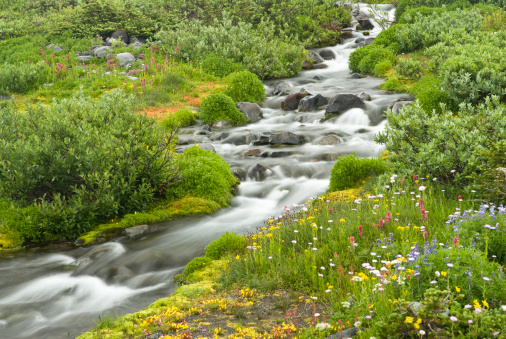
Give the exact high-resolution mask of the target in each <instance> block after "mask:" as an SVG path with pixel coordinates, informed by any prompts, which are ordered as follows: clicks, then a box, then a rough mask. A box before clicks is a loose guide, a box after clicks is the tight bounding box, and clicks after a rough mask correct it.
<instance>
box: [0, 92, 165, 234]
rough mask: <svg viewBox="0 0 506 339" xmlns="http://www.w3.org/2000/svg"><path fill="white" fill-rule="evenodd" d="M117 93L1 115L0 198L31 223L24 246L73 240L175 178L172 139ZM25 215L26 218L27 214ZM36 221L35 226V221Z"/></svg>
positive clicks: (133, 207)
mask: <svg viewBox="0 0 506 339" xmlns="http://www.w3.org/2000/svg"><path fill="white" fill-rule="evenodd" d="M131 104H132V100H131V99H129V98H124V96H123V94H121V93H118V92H114V93H111V94H108V95H104V96H103V97H102V98H101V99H100V100H98V101H94V100H92V99H90V98H89V97H85V96H83V95H82V93H81V94H77V95H76V96H74V97H73V98H72V99H70V100H62V101H58V102H55V103H53V105H52V106H51V107H47V108H45V107H42V106H36V107H28V111H27V112H22V111H17V110H15V109H13V108H9V107H7V108H5V109H2V110H1V111H0V114H1V121H2V123H1V126H0V142H1V145H2V147H1V151H0V180H1V182H2V185H1V187H0V195H1V196H2V197H4V198H7V199H12V200H13V201H15V202H16V203H17V204H19V205H20V206H21V207H26V206H31V207H29V209H25V211H24V212H22V214H23V215H24V217H25V218H26V219H28V216H29V215H30V214H33V213H35V214H36V217H35V218H30V219H31V221H28V220H27V222H28V224H26V225H28V226H27V227H25V228H21V226H20V227H19V228H17V226H16V225H14V226H13V227H15V228H16V230H17V231H19V233H20V234H21V235H22V237H23V238H24V239H25V240H33V241H41V240H45V239H51V238H53V237H63V238H68V239H73V238H76V237H78V236H79V235H80V234H81V233H83V232H85V231H87V230H89V229H90V228H91V227H92V226H94V225H95V224H96V223H98V222H101V221H104V220H106V219H109V218H111V217H114V216H116V215H123V214H125V213H129V212H133V211H136V210H142V209H144V208H145V207H146V206H147V205H148V204H149V203H150V202H151V201H152V200H153V199H154V198H155V196H156V195H157V194H160V193H161V192H163V191H164V190H165V189H166V188H167V187H168V186H169V185H170V183H171V181H172V180H173V176H174V174H173V172H174V171H173V167H172V135H166V133H165V132H164V131H163V130H162V129H161V128H160V127H159V126H158V125H157V124H156V122H155V121H154V120H152V119H149V118H146V117H144V116H142V115H138V114H134V113H133V112H132V111H131V110H130V109H129V107H130V106H131ZM25 212H26V213H28V214H26V213H25ZM34 220H37V222H36V223H35V222H33V221H34Z"/></svg>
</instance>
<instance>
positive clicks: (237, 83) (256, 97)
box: [225, 71, 265, 104]
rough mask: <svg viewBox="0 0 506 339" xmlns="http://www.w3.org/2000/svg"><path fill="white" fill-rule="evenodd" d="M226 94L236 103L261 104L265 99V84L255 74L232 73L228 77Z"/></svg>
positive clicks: (245, 72) (246, 72) (244, 72)
mask: <svg viewBox="0 0 506 339" xmlns="http://www.w3.org/2000/svg"><path fill="white" fill-rule="evenodd" d="M225 94H226V95H228V96H229V97H231V98H232V100H234V102H241V101H248V102H256V103H257V104H259V103H261V102H262V100H264V99H265V89H264V84H262V82H261V81H260V79H258V77H257V76H256V75H255V74H253V73H251V72H248V71H243V72H237V73H232V74H231V75H230V76H229V77H228V86H227V89H226V90H225Z"/></svg>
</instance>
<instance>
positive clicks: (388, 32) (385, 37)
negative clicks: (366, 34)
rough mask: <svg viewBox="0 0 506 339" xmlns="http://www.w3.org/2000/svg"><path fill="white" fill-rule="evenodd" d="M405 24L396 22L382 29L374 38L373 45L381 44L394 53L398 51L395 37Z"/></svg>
mask: <svg viewBox="0 0 506 339" xmlns="http://www.w3.org/2000/svg"><path fill="white" fill-rule="evenodd" d="M405 26H406V25H403V24H396V25H393V26H391V27H390V28H388V29H384V30H382V31H381V32H380V33H379V34H378V36H377V37H376V38H375V39H374V42H373V45H378V46H383V47H388V48H390V49H391V50H392V51H393V52H394V53H395V54H399V53H400V45H399V41H398V38H397V32H398V31H399V30H401V29H403V28H404V27H405Z"/></svg>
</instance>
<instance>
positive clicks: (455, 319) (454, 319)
mask: <svg viewBox="0 0 506 339" xmlns="http://www.w3.org/2000/svg"><path fill="white" fill-rule="evenodd" d="M450 320H451V321H453V322H455V321H459V319H457V317H454V316H451V317H450Z"/></svg>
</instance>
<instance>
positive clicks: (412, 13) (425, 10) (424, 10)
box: [399, 6, 444, 24]
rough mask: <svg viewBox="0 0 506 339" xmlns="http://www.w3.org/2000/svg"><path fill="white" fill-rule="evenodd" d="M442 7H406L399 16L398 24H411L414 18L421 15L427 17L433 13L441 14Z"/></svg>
mask: <svg viewBox="0 0 506 339" xmlns="http://www.w3.org/2000/svg"><path fill="white" fill-rule="evenodd" d="M443 11H444V10H443V9H442V8H437V7H436V8H433V7H426V6H421V7H414V8H410V9H408V10H407V11H406V12H404V14H402V16H401V17H400V18H399V24H412V23H414V22H415V21H416V19H417V18H418V17H419V16H421V17H428V16H433V15H441V14H442V13H443Z"/></svg>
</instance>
